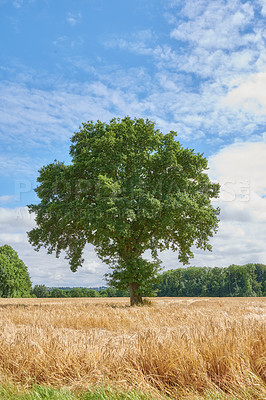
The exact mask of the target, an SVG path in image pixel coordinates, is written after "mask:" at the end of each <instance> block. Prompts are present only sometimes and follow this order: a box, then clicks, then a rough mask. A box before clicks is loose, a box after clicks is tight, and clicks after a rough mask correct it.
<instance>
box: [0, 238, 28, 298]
mask: <svg viewBox="0 0 266 400" xmlns="http://www.w3.org/2000/svg"><path fill="white" fill-rule="evenodd" d="M30 290H31V281H30V277H29V273H28V269H27V267H26V265H25V264H24V262H23V261H22V260H20V258H19V257H18V255H17V253H16V251H15V250H14V249H12V247H11V246H8V245H7V244H6V245H4V246H1V247H0V297H27V296H28V297H30Z"/></svg>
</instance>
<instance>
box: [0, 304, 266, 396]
mask: <svg viewBox="0 0 266 400" xmlns="http://www.w3.org/2000/svg"><path fill="white" fill-rule="evenodd" d="M128 302H129V301H128V299H103V298H102V299H99V298H97V299H42V300H41V299H0V375H1V377H2V381H3V380H5V379H8V380H10V379H12V380H13V381H14V382H17V383H20V384H22V385H24V386H27V385H31V384H32V383H39V384H48V385H54V386H70V387H72V388H76V389H78V388H84V387H88V386H92V385H109V386H110V385H112V386H114V387H121V388H124V389H126V390H130V389H132V390H133V389H134V390H141V391H143V392H147V393H148V392H150V393H152V394H153V395H154V396H155V398H158V399H159V398H163V397H164V396H169V397H170V398H173V399H181V398H182V399H183V398H186V399H191V400H192V399H193V400H198V399H203V398H204V399H205V398H208V399H217V400H218V399H228V400H229V399H230V400H231V399H260V400H265V398H266V388H265V382H266V346H265V345H266V326H265V315H266V313H265V310H266V299H265V298H241V299H236V298H230V299H228V298H227V299H217V298H216V299H214V298H213V299H210V298H206V299H205V298H200V299H199V298H198V299H196V298H194V299H192V298H186V299H185V298H181V299H169V298H161V299H153V300H152V306H150V307H135V308H129V307H128V306H127V304H128ZM208 393H210V394H209V397H208ZM215 393H216V394H215Z"/></svg>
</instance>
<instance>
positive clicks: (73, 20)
mask: <svg viewBox="0 0 266 400" xmlns="http://www.w3.org/2000/svg"><path fill="white" fill-rule="evenodd" d="M80 20H81V14H80V13H78V14H73V13H71V12H69V13H68V14H67V22H69V23H70V25H72V26H75V25H77V24H78V23H79V22H80Z"/></svg>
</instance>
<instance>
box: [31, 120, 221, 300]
mask: <svg viewBox="0 0 266 400" xmlns="http://www.w3.org/2000/svg"><path fill="white" fill-rule="evenodd" d="M175 135H176V133H175V132H170V133H168V134H166V135H163V134H162V133H161V132H159V130H156V129H155V127H154V123H153V122H151V121H149V120H143V119H134V120H133V119H131V118H129V117H125V118H124V119H113V120H111V121H110V123H109V124H106V123H102V122H100V121H98V122H97V123H95V124H94V123H93V122H88V123H83V125H82V128H81V129H80V131H79V132H77V133H75V134H74V136H73V137H72V146H71V149H70V155H71V156H72V164H71V165H65V164H64V163H60V162H56V161H55V162H54V163H53V164H49V165H47V166H44V167H43V168H41V170H40V171H39V172H40V175H39V177H38V182H39V186H38V187H37V189H36V192H37V194H38V196H39V198H40V199H41V202H40V204H38V205H30V206H29V211H30V212H34V213H36V222H37V228H35V229H33V230H32V231H30V232H29V233H28V235H29V241H30V243H31V244H32V245H33V246H35V249H36V250H39V249H40V247H41V246H44V247H46V248H47V249H48V253H52V252H53V251H55V253H56V256H57V257H58V256H59V255H60V252H61V251H62V250H65V251H66V252H67V259H69V262H70V268H71V270H72V271H76V270H77V268H78V267H79V266H81V265H82V263H83V257H82V253H83V249H84V246H85V245H86V243H91V244H93V245H94V247H95V250H96V252H97V254H98V256H99V257H100V258H101V259H102V260H103V261H104V262H106V263H107V264H109V265H110V268H111V270H112V272H111V273H109V274H107V280H108V283H109V284H110V286H113V287H116V288H118V289H129V292H130V302H131V305H135V304H140V303H142V296H143V295H150V294H151V293H152V284H153V283H154V282H155V281H156V279H157V277H158V272H159V270H160V262H159V259H158V251H163V250H166V249H172V250H173V251H178V258H179V260H180V261H181V262H183V263H187V262H188V260H189V258H190V257H193V253H192V251H191V247H192V246H193V245H195V246H197V247H198V248H201V249H208V250H211V246H210V244H209V241H208V240H209V237H210V236H212V235H213V233H214V232H216V229H217V227H218V219H217V215H218V214H219V210H218V209H215V208H213V207H212V205H211V198H215V197H217V196H218V193H219V185H218V184H214V183H211V182H210V180H209V178H208V176H207V174H206V172H205V171H206V169H207V160H206V159H205V158H204V157H203V155H202V154H197V153H194V150H189V149H184V148H182V147H181V145H180V143H179V142H177V141H176V140H175ZM147 250H148V251H150V253H151V257H152V261H149V260H147V259H144V258H143V257H142V256H143V253H144V252H145V251H147Z"/></svg>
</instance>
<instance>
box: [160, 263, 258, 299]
mask: <svg viewBox="0 0 266 400" xmlns="http://www.w3.org/2000/svg"><path fill="white" fill-rule="evenodd" d="M156 288H157V290H158V296H170V297H178V296H181V297H182V296H184V297H186V296H188V297H197V296H206V297H227V296H233V297H237V296H240V297H253V296H266V265H262V264H246V265H242V266H241V265H230V266H229V267H227V268H218V267H215V268H210V267H188V268H177V269H172V270H169V271H166V272H164V273H163V274H162V279H161V283H160V284H159V285H157V286H156Z"/></svg>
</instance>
